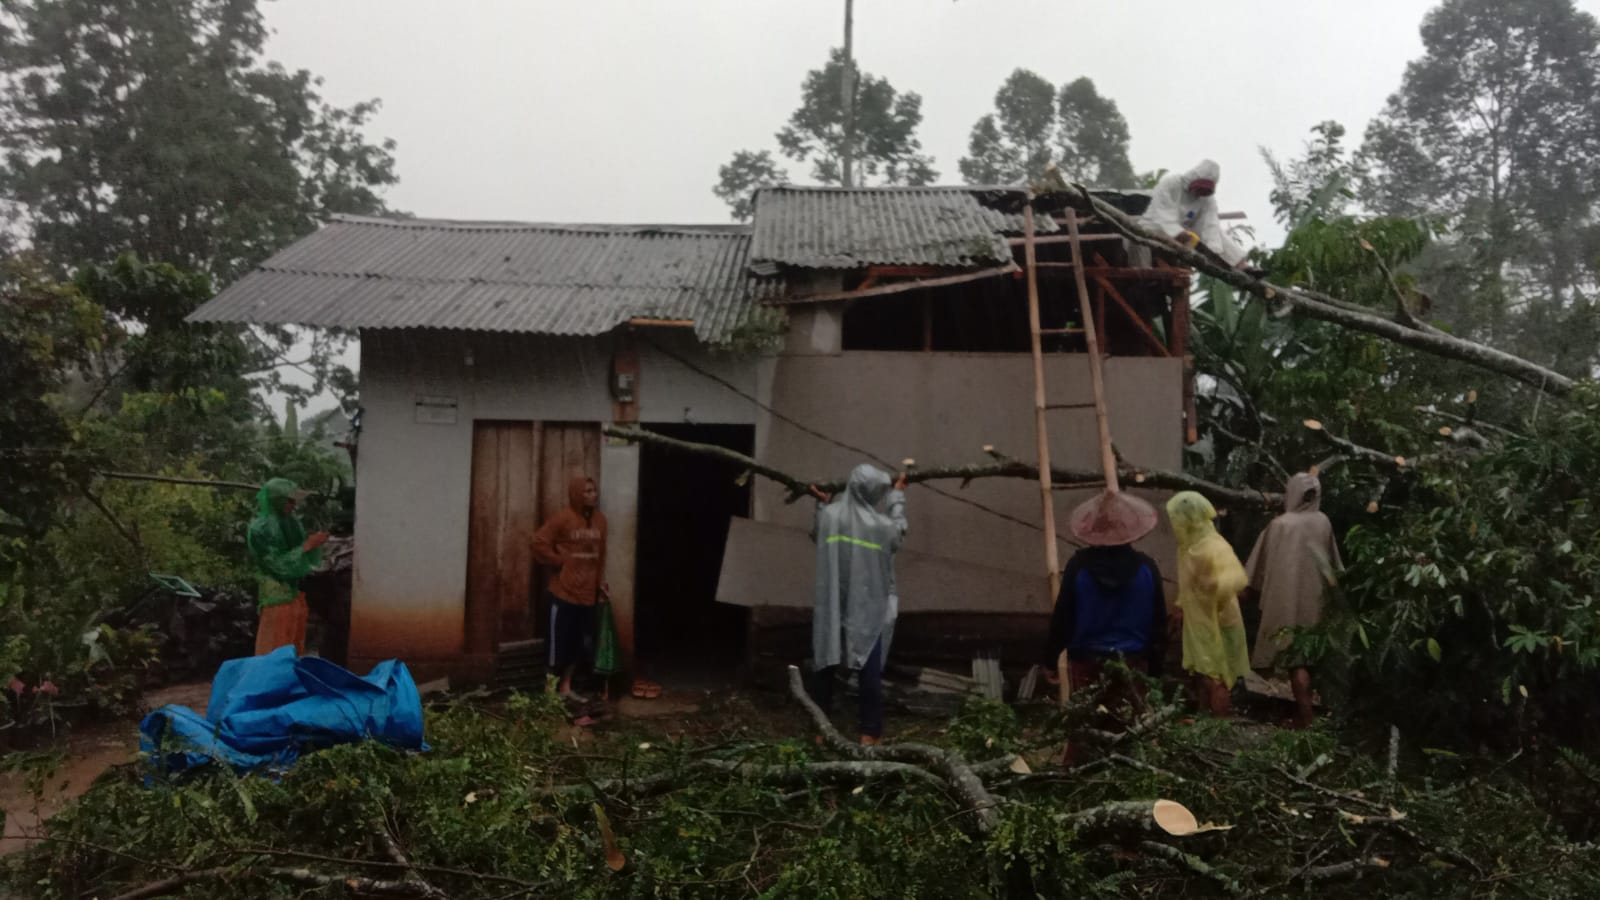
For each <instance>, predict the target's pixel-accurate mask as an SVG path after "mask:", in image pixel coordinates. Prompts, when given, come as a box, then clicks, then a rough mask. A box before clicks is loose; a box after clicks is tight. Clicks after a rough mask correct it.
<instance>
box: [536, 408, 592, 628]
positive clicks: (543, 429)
mask: <svg viewBox="0 0 1600 900" xmlns="http://www.w3.org/2000/svg"><path fill="white" fill-rule="evenodd" d="M540 436H541V438H542V440H541V442H540V464H539V482H540V488H539V521H540V522H544V521H546V520H547V519H549V518H550V517H551V516H553V515H555V514H556V513H558V512H560V511H562V510H563V509H566V508H567V506H568V505H570V503H571V500H570V499H569V498H568V497H567V483H568V482H569V481H571V480H572V479H573V478H576V477H577V476H579V475H584V476H587V477H589V478H593V479H594V483H595V485H596V486H597V487H601V489H602V490H604V487H603V486H601V485H600V426H599V425H595V424H592V423H574V422H545V423H542V424H541V426H540ZM551 574H552V572H551V571H550V570H549V569H548V568H546V567H544V566H539V567H538V568H537V569H536V570H535V572H534V581H533V585H534V596H533V611H534V618H535V620H536V622H537V625H536V626H535V627H536V629H537V632H538V634H539V635H540V636H541V637H542V636H544V633H545V632H546V631H547V630H548V629H549V627H550V607H549V604H548V602H547V601H546V600H545V593H544V587H545V585H546V584H547V583H548V582H549V580H550V576H551Z"/></svg>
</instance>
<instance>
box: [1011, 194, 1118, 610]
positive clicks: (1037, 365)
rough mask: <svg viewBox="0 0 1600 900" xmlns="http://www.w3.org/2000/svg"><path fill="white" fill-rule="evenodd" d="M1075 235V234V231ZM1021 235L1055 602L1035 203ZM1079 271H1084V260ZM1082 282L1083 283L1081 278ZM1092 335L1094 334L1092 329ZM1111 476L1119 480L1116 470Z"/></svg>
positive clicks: (1057, 569) (1057, 560)
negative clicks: (1036, 254)
mask: <svg viewBox="0 0 1600 900" xmlns="http://www.w3.org/2000/svg"><path fill="white" fill-rule="evenodd" d="M1073 233H1074V234H1076V233H1077V232H1076V230H1074V232H1073ZM1022 236H1023V244H1022V258H1023V264H1024V266H1025V267H1026V268H1027V270H1028V332H1029V338H1030V342H1031V345H1032V350H1033V425H1034V429H1035V430H1036V431H1037V432H1038V438H1039V496H1040V499H1041V501H1042V503H1043V505H1044V562H1045V566H1046V567H1048V569H1049V572H1050V599H1051V602H1054V601H1055V597H1056V595H1057V594H1060V593H1061V557H1060V554H1059V552H1058V550H1057V549H1056V506H1055V498H1054V497H1053V496H1052V494H1051V489H1050V429H1049V425H1050V423H1049V421H1048V418H1049V416H1048V409H1047V404H1046V403H1045V397H1044V348H1043V346H1042V344H1041V339H1040V335H1039V273H1038V270H1037V269H1035V268H1034V263H1035V261H1036V260H1035V258H1034V256H1035V251H1034V246H1033V238H1034V234H1033V203H1032V202H1029V203H1028V205H1027V206H1024V207H1023V208H1022ZM1073 246H1074V247H1076V246H1077V245H1076V244H1074V245H1073ZM1078 271H1080V272H1082V271H1083V269H1082V264H1081V261H1080V265H1079V269H1078ZM1079 281H1080V282H1081V281H1082V276H1081V275H1080V276H1079ZM1089 333H1090V334H1091V335H1093V330H1092V329H1091V330H1090V332H1089ZM1090 340H1093V338H1092V337H1091V338H1090ZM1111 477H1112V478H1115V477H1117V476H1116V472H1115V471H1113V472H1112V473H1111Z"/></svg>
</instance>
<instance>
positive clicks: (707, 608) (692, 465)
mask: <svg viewBox="0 0 1600 900" xmlns="http://www.w3.org/2000/svg"><path fill="white" fill-rule="evenodd" d="M645 427H647V428H649V429H650V430H651V431H655V432H658V433H660V434H664V435H667V436H668V437H674V438H678V439H680V440H686V441H694V442H696V443H701V444H715V445H717V446H719V447H726V448H728V449H729V450H736V451H738V452H739V453H743V454H746V455H749V454H750V453H752V452H753V451H754V449H755V428H754V427H753V426H749V425H646V426H645ZM739 475H740V473H739V472H738V470H737V469H735V468H734V467H732V466H729V465H728V464H727V463H724V462H719V461H717V460H713V459H709V458H707V457H704V456H698V455H694V454H689V453H677V452H673V451H671V450H665V449H661V448H659V447H653V446H650V445H649V444H646V445H644V446H643V447H642V448H641V449H640V456H639V521H638V551H637V552H638V559H637V572H636V576H635V588H634V640H635V647H636V651H637V654H638V660H639V665H640V668H641V670H642V671H643V672H644V673H645V674H646V675H648V676H651V677H655V676H656V675H658V674H659V675H662V676H667V675H671V676H679V677H681V676H690V677H695V676H715V677H723V676H726V675H729V674H731V673H732V672H733V671H734V669H735V668H736V667H737V666H738V665H739V663H741V662H742V661H743V659H744V642H745V623H746V617H747V616H748V615H749V612H748V610H746V609H744V608H743V607H738V606H728V605H725V604H721V603H718V602H716V596H717V578H718V576H719V575H720V574H721V571H722V550H723V545H724V544H725V543H726V542H727V539H728V527H729V523H730V521H731V520H732V519H733V517H734V516H738V517H740V518H747V517H749V515H750V485H749V482H748V479H746V480H745V483H743V484H740V483H739Z"/></svg>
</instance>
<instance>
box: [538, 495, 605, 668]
mask: <svg viewBox="0 0 1600 900" xmlns="http://www.w3.org/2000/svg"><path fill="white" fill-rule="evenodd" d="M567 500H568V503H569V504H570V505H569V506H568V507H567V508H566V509H563V510H562V511H561V512H558V513H556V514H555V515H554V516H551V517H550V520H549V521H548V522H545V523H544V524H543V525H541V526H540V527H539V530H538V531H537V532H535V533H534V535H533V558H534V561H536V562H538V563H539V564H540V565H542V566H551V567H554V568H555V569H556V572H555V574H553V575H551V576H550V584H549V586H548V588H547V590H546V594H547V599H548V600H549V602H550V630H549V632H548V635H549V641H550V668H551V669H559V670H560V671H561V694H562V696H568V695H570V694H572V676H573V674H574V673H575V672H576V671H577V669H578V663H579V662H580V661H582V660H584V659H592V658H593V654H594V638H595V624H596V623H595V604H596V603H597V602H598V601H599V599H600V598H601V597H602V596H606V597H609V596H610V594H611V591H610V589H609V588H608V587H607V586H606V582H605V571H606V517H605V514H603V513H601V512H600V510H599V509H597V508H596V507H598V506H599V504H600V491H599V488H597V487H595V483H594V479H593V478H589V477H588V476H584V475H579V476H577V477H575V478H573V479H572V480H571V481H570V482H568V483H567Z"/></svg>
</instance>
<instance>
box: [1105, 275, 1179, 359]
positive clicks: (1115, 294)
mask: <svg viewBox="0 0 1600 900" xmlns="http://www.w3.org/2000/svg"><path fill="white" fill-rule="evenodd" d="M1095 283H1096V284H1098V285H1100V290H1101V291H1102V292H1103V294H1104V296H1109V297H1110V298H1111V299H1113V300H1115V301H1116V302H1117V306H1119V307H1121V308H1122V311H1123V312H1124V313H1127V316H1128V320H1129V321H1130V322H1132V323H1133V324H1134V325H1135V326H1137V327H1138V329H1139V333H1140V334H1142V335H1144V338H1145V343H1147V344H1149V345H1150V347H1151V349H1153V350H1155V352H1156V355H1157V356H1168V355H1170V354H1169V353H1168V351H1167V345H1166V344H1163V343H1161V338H1159V337H1156V333H1155V330H1154V329H1152V328H1151V327H1150V323H1148V322H1146V321H1145V320H1144V316H1141V315H1139V312H1138V310H1136V309H1134V308H1133V304H1131V303H1129V302H1128V300H1127V298H1126V297H1124V296H1122V292H1121V291H1119V290H1117V286H1116V285H1114V284H1112V283H1111V282H1110V280H1108V279H1106V278H1096V279H1095Z"/></svg>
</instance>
